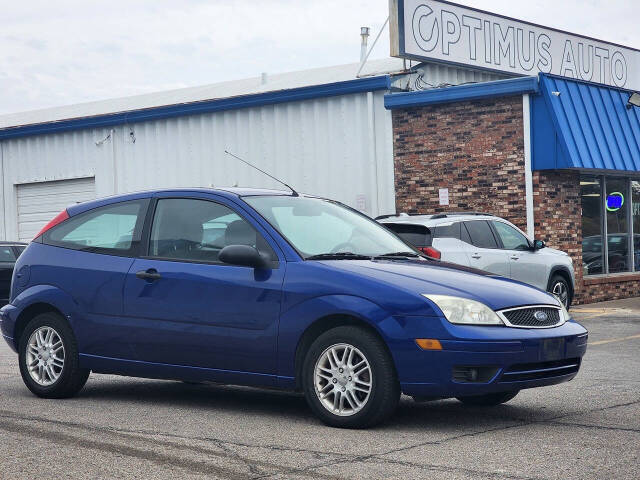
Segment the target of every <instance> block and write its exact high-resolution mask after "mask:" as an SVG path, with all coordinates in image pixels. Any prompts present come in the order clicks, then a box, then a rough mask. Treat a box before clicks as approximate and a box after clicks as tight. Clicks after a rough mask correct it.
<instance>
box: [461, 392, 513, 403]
mask: <svg viewBox="0 0 640 480" xmlns="http://www.w3.org/2000/svg"><path fill="white" fill-rule="evenodd" d="M518 392H519V390H515V391H512V392H499V393H489V394H487V395H475V396H473V397H456V398H457V399H458V400H460V401H461V402H462V403H464V404H465V405H474V406H477V407H493V406H495V405H500V404H501V403H507V402H508V401H509V400H512V399H514V398H515V396H516V395H518Z"/></svg>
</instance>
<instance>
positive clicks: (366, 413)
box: [302, 326, 400, 428]
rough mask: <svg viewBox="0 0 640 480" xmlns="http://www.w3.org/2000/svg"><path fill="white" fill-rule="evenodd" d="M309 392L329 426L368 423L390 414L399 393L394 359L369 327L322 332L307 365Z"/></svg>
mask: <svg viewBox="0 0 640 480" xmlns="http://www.w3.org/2000/svg"><path fill="white" fill-rule="evenodd" d="M302 374H303V377H304V378H303V384H304V391H305V397H306V399H307V402H308V403H309V406H310V407H311V409H312V410H313V411H314V413H315V414H316V415H317V416H318V417H319V418H320V419H321V420H322V421H323V422H325V423H326V424H327V425H330V426H333V427H343V428H365V427H370V426H372V425H375V424H377V423H380V422H382V421H383V420H385V419H386V418H387V417H389V416H390V415H391V414H392V413H393V411H394V410H395V408H396V406H397V405H398V400H399V398H400V385H399V383H398V379H397V375H396V372H395V367H394V365H393V360H392V359H391V357H390V355H389V353H388V352H387V349H386V348H385V345H384V344H383V343H382V341H381V340H380V339H379V338H378V337H377V336H376V335H375V334H373V333H371V332H369V331H368V330H366V329H363V328H358V327H353V326H343V327H336V328H333V329H331V330H329V331H327V332H325V333H323V334H322V335H320V336H319V337H318V338H317V339H316V340H315V341H314V342H313V344H312V345H311V347H310V348H309V351H308V352H307V355H306V358H305V362H304V365H303V370H302Z"/></svg>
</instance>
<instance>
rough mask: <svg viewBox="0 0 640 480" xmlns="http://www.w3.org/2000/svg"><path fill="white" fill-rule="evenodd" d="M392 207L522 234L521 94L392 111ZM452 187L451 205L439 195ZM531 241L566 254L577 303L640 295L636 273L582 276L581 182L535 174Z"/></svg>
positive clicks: (639, 278)
mask: <svg viewBox="0 0 640 480" xmlns="http://www.w3.org/2000/svg"><path fill="white" fill-rule="evenodd" d="M392 116H393V140H394V155H395V187H396V209H397V211H398V212H407V213H435V212H443V211H444V212H446V211H484V212H488V213H492V214H494V215H498V216H500V217H503V218H506V219H507V220H509V221H511V222H512V223H514V224H515V225H517V226H519V227H520V228H521V229H523V230H526V207H525V192H524V141H523V124H522V97H521V96H511V97H503V98H497V99H487V100H477V101H467V102H458V103H450V104H441V105H432V106H426V107H416V108H408V109H395V110H393V113H392ZM440 188H448V189H449V203H450V205H448V206H440V205H439V200H438V190H439V189H440ZM533 189H534V217H535V233H536V237H537V238H540V239H543V240H545V241H546V242H547V244H548V245H549V246H550V247H553V248H557V249H560V250H563V251H566V252H568V253H569V255H571V257H572V258H573V262H574V266H575V270H576V298H575V303H576V304H577V303H591V302H595V301H601V300H613V299H618V298H625V297H630V296H637V295H640V275H639V274H636V275H629V274H626V275H622V274H621V275H618V276H609V277H600V278H587V279H584V280H583V276H582V248H581V245H582V222H581V200H580V177H579V174H578V173H575V172H562V171H546V172H534V174H533Z"/></svg>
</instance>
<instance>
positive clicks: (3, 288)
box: [0, 245, 16, 307]
mask: <svg viewBox="0 0 640 480" xmlns="http://www.w3.org/2000/svg"><path fill="white" fill-rule="evenodd" d="M15 261H16V255H15V253H14V251H13V249H12V248H11V246H10V245H0V307H1V306H3V305H6V304H7V302H9V290H11V276H12V275H13V265H14V263H15Z"/></svg>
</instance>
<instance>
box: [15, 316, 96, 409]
mask: <svg viewBox="0 0 640 480" xmlns="http://www.w3.org/2000/svg"><path fill="white" fill-rule="evenodd" d="M41 327H50V328H52V329H53V330H55V332H56V333H57V334H58V336H59V337H60V340H61V341H62V345H63V347H64V363H63V366H62V370H61V371H60V374H59V377H58V378H57V379H56V380H55V382H53V383H52V384H51V385H46V386H44V385H40V384H39V383H37V382H36V381H35V380H34V379H33V378H32V377H31V374H30V373H29V371H28V368H27V364H26V362H27V344H28V342H29V338H30V337H31V334H32V333H33V332H35V331H36V330H37V329H39V328H41ZM18 363H19V365H20V373H21V375H22V380H23V381H24V383H25V385H26V386H27V388H28V389H29V390H31V392H32V393H33V394H35V395H37V396H38V397H42V398H68V397H73V396H74V395H76V394H77V393H78V392H79V391H80V390H81V389H82V387H83V386H84V384H85V383H86V382H87V379H88V378H89V373H90V371H89V370H86V369H83V368H80V366H79V358H78V345H77V342H76V338H75V335H74V334H73V331H72V330H71V327H70V326H69V324H68V323H67V321H66V320H65V319H64V318H63V317H61V316H60V315H58V314H57V313H53V312H51V313H41V314H40V315H37V316H36V317H34V318H33V319H32V320H31V321H30V322H29V323H28V324H27V326H26V327H25V329H24V331H23V332H22V336H21V337H20V341H19V344H18Z"/></svg>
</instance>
